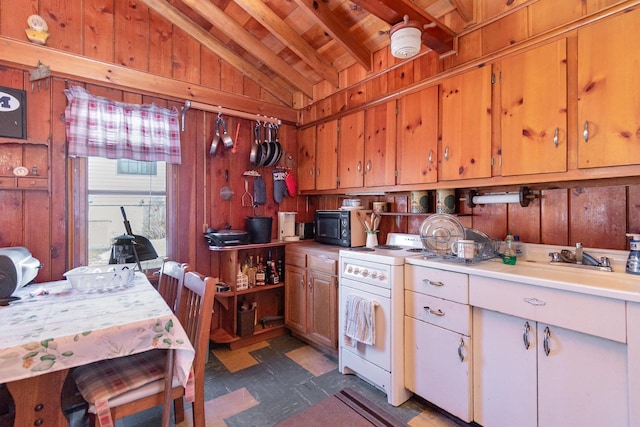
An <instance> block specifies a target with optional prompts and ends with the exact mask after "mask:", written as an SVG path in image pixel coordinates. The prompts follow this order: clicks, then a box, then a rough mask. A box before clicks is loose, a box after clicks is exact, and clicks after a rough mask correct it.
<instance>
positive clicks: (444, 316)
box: [404, 290, 471, 336]
mask: <svg viewBox="0 0 640 427" xmlns="http://www.w3.org/2000/svg"><path fill="white" fill-rule="evenodd" d="M404 314H405V315H406V316H410V317H413V318H415V319H418V320H422V321H423V322H427V323H431V324H433V325H436V326H440V327H442V328H445V329H449V330H451V331H454V332H457V333H460V334H462V335H467V336H469V335H470V332H471V307H470V306H468V305H467V304H460V303H457V302H453V301H448V300H446V299H442V298H436V297H432V296H430V295H424V294H420V293H417V292H413V291H408V290H405V291H404Z"/></svg>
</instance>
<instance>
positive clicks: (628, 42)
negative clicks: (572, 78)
mask: <svg viewBox="0 0 640 427" xmlns="http://www.w3.org/2000/svg"><path fill="white" fill-rule="evenodd" d="M639 26H640V11H638V10H630V11H628V12H627V13H622V14H620V15H617V16H614V17H612V18H609V19H605V20H602V21H600V22H597V23H595V24H593V25H589V26H588V27H585V28H582V29H580V30H579V31H578V167H580V168H591V167H599V166H616V165H629V164H637V163H640V96H638V94H640V79H638V64H639V63H640V50H638V49H637V47H636V46H635V43H634V41H633V39H632V38H630V34H636V33H637V29H638V27H639Z"/></svg>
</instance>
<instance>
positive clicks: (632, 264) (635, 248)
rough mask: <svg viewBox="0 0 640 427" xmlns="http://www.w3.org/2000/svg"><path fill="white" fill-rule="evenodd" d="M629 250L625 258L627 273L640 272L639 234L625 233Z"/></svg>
mask: <svg viewBox="0 0 640 427" xmlns="http://www.w3.org/2000/svg"><path fill="white" fill-rule="evenodd" d="M627 237H629V238H630V239H629V245H630V247H631V252H629V257H628V258H627V268H626V270H625V271H626V272H627V273H629V274H640V234H632V233H627Z"/></svg>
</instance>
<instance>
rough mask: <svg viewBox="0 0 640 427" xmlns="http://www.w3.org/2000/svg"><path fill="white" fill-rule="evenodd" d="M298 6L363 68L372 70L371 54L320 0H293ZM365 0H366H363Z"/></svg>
mask: <svg viewBox="0 0 640 427" xmlns="http://www.w3.org/2000/svg"><path fill="white" fill-rule="evenodd" d="M293 1H294V2H295V3H296V4H297V5H298V7H301V8H302V9H303V10H304V11H307V12H308V13H309V16H310V17H312V18H313V19H314V20H315V21H316V22H317V23H318V25H320V26H321V27H322V28H324V30H325V31H326V32H327V33H328V34H329V35H330V36H331V38H333V40H334V41H335V42H336V43H338V44H339V45H341V46H342V47H343V48H344V49H345V50H346V51H347V52H349V54H350V55H352V56H353V57H354V58H355V59H356V61H357V62H358V63H359V64H360V65H362V66H363V67H364V68H365V70H367V71H371V70H372V68H373V67H372V62H373V55H372V54H371V52H370V51H369V50H368V49H367V48H366V47H365V46H363V45H362V43H360V42H359V41H358V40H357V39H356V38H355V37H354V36H353V35H352V34H351V33H350V32H349V29H348V28H346V27H345V26H344V25H343V23H342V22H341V21H340V20H339V19H338V18H337V17H336V16H335V15H334V14H333V13H332V12H331V10H330V9H329V8H328V7H327V6H326V5H325V4H324V2H323V1H320V0H293ZM365 1H366V0H365Z"/></svg>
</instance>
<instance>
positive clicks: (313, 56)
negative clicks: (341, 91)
mask: <svg viewBox="0 0 640 427" xmlns="http://www.w3.org/2000/svg"><path fill="white" fill-rule="evenodd" d="M235 2H236V3H237V4H238V5H239V6H240V7H242V8H243V9H244V10H245V11H246V12H247V13H248V14H249V15H251V16H252V17H253V19H255V20H256V21H258V22H259V23H260V24H261V25H262V26H263V27H265V28H266V29H267V30H269V32H271V34H273V35H274V36H275V37H276V38H278V40H280V41H281V42H282V43H283V44H285V45H286V46H287V47H288V48H289V49H291V51H293V52H294V53H295V54H296V55H297V56H299V57H300V58H301V59H302V60H303V61H304V62H306V63H307V64H308V65H309V66H310V67H311V68H313V69H314V71H315V72H317V73H318V74H320V75H321V76H322V77H323V78H324V79H325V80H327V81H328V82H329V83H331V84H332V85H333V86H335V87H338V86H339V79H338V70H336V69H335V68H334V67H332V66H331V65H330V64H328V63H327V62H326V61H325V60H324V59H323V58H322V57H320V55H318V52H317V51H316V50H315V49H314V48H313V47H312V46H311V45H309V43H307V42H306V41H305V40H304V39H303V38H302V37H300V35H299V34H298V33H297V32H295V31H294V30H293V28H291V27H290V26H289V25H288V24H287V23H286V22H285V21H284V20H282V19H281V18H280V17H279V16H278V15H277V14H276V13H275V12H274V11H273V10H271V9H270V8H269V7H268V6H267V5H266V4H265V3H264V2H261V1H258V2H257V1H253V0H235Z"/></svg>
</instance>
